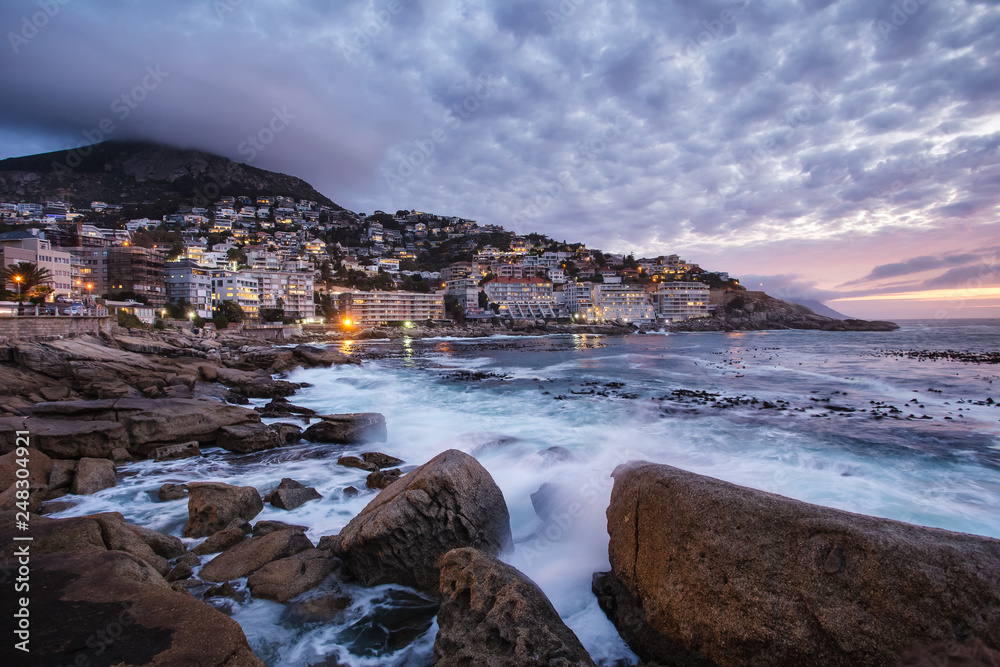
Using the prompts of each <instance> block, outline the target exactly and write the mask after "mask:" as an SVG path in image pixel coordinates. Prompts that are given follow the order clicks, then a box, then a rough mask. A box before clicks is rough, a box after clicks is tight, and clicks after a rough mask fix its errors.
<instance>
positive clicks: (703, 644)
mask: <svg viewBox="0 0 1000 667" xmlns="http://www.w3.org/2000/svg"><path fill="white" fill-rule="evenodd" d="M613 476H614V478H615V485H614V490H613V492H612V496H611V505H610V506H609V508H608V512H607V514H608V532H609V533H610V536H611V540H610V544H609V548H608V553H609V556H610V561H611V567H612V576H613V577H615V578H616V579H617V580H619V582H620V583H621V584H622V586H621V588H620V589H619V590H624V591H625V592H626V593H627V595H619V596H618V597H616V599H615V605H614V606H613V607H614V608H612V606H611V605H606V602H605V605H606V606H605V610H606V612H608V613H609V614H612V615H613V618H612V620H613V621H617V625H618V627H619V630H620V631H621V632H622V633H623V636H624V638H625V640H626V641H627V642H628V643H629V645H630V647H631V648H632V649H633V650H634V651H636V653H638V654H639V655H640V656H641V657H642V658H643V659H645V660H650V661H655V662H662V663H666V664H670V663H671V662H673V661H678V662H683V661H685V660H691V659H694V658H698V659H702V660H711V661H714V662H715V663H717V664H719V665H723V666H725V665H744V664H753V665H761V666H765V665H804V664H822V665H832V666H839V665H843V666H847V665H895V664H896V663H897V662H898V661H899V659H900V656H901V654H902V653H903V652H904V651H905V650H907V649H909V648H910V647H912V646H914V645H917V644H933V643H937V642H950V641H957V642H963V641H966V640H968V639H970V638H973V637H978V638H980V639H982V640H983V641H984V642H985V643H986V644H987V645H989V646H1000V589H998V588H997V585H996V582H997V581H1000V540H994V539H990V538H986V537H978V536H975V535H965V534H961V533H952V532H949V531H944V530H939V529H933V528H923V527H920V526H913V525H909V524H905V523H900V522H897V521H891V520H888V519H879V518H874V517H869V516H862V515H858V514H851V513H849V512H843V511H840V510H834V509H828V508H823V507H818V506H815V505H809V504H806V503H803V502H799V501H796V500H791V499H789V498H783V497H781V496H776V495H773V494H769V493H764V492H761V491H755V490H753V489H747V488H743V487H739V486H736V485H733V484H729V483H726V482H722V481H719V480H715V479H712V478H709V477H703V476H701V475H695V474H693V473H689V472H685V471H683V470H679V469H677V468H672V467H670V466H664V465H655V464H651V463H640V462H634V463H630V464H627V465H624V466H619V467H618V468H617V469H616V470H615V472H614V475H613ZM605 579H606V578H605ZM606 584H607V582H605V585H604V586H603V588H604V590H605V591H613V589H614V586H608V585H606ZM640 610H641V614H644V616H645V620H646V627H643V628H637V627H636V626H635V625H634V624H630V623H628V622H627V621H626V622H625V623H623V622H622V621H621V620H620V619H623V618H624V619H628V618H632V619H635V618H641V616H640ZM654 633H655V635H654ZM643 636H645V637H646V641H643ZM650 636H657V637H658V639H659V641H657V642H651V641H649V640H648V639H649V637H650Z"/></svg>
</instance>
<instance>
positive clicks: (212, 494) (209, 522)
mask: <svg viewBox="0 0 1000 667" xmlns="http://www.w3.org/2000/svg"><path fill="white" fill-rule="evenodd" d="M187 488H188V522H187V525H186V526H185V527H184V537H208V536H209V535H211V534H213V533H217V532H219V531H220V530H222V529H223V528H225V527H226V526H228V525H229V523H230V522H231V521H232V520H233V519H243V520H244V521H249V520H250V519H252V518H254V517H255V516H257V515H258V514H260V512H261V510H262V509H264V502H263V501H262V500H261V498H260V494H259V493H257V489H255V488H253V487H252V486H232V485H230V484H223V483H222V482H191V483H190V484H188V485H187Z"/></svg>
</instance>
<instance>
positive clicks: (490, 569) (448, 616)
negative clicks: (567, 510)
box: [434, 548, 594, 667]
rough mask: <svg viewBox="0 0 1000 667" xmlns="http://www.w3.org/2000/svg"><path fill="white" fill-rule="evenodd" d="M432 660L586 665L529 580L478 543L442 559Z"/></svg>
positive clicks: (444, 666)
mask: <svg viewBox="0 0 1000 667" xmlns="http://www.w3.org/2000/svg"><path fill="white" fill-rule="evenodd" d="M440 589H441V608H440V609H439V611H438V627H439V629H438V634H437V638H436V639H435V640H434V664H435V665H437V666H441V667H448V666H451V665H455V666H457V665H494V666H495V667H501V666H503V665H510V667H531V666H537V667H546V666H548V665H566V666H569V665H590V666H591V667H593V665H594V661H593V660H591V659H590V656H589V655H588V654H587V651H586V649H584V648H583V645H582V644H581V643H580V640H579V639H577V637H576V635H575V634H573V631H572V630H570V629H569V628H568V627H566V624H565V623H563V621H562V619H560V618H559V614H558V612H556V610H555V608H554V607H553V606H552V603H551V602H549V600H548V598H546V597H545V594H544V593H542V591H541V590H540V589H539V588H538V586H536V585H535V583H534V582H533V581H531V580H530V579H528V578H527V577H526V576H524V575H523V574H522V573H521V572H519V571H518V570H516V569H514V568H513V567H511V566H510V565H507V564H505V563H502V562H500V561H499V560H497V559H496V558H494V557H492V556H489V555H487V554H484V553H483V552H481V551H478V550H476V549H468V548H466V549H455V550H454V551H449V552H448V553H447V554H445V555H444V557H443V558H442V559H441V583H440Z"/></svg>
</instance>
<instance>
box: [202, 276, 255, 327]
mask: <svg viewBox="0 0 1000 667" xmlns="http://www.w3.org/2000/svg"><path fill="white" fill-rule="evenodd" d="M223 301H234V302H236V303H238V304H239V305H240V307H241V308H243V313H244V314H245V315H246V316H247V317H250V318H256V317H257V316H258V314H259V313H260V282H259V281H258V280H257V278H255V277H253V276H247V275H243V274H242V273H239V272H238V271H230V270H228V269H215V270H213V271H212V306H213V307H216V308H217V307H218V306H219V305H220V304H221V303H222V302H223Z"/></svg>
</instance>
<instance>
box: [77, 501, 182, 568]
mask: <svg viewBox="0 0 1000 667" xmlns="http://www.w3.org/2000/svg"><path fill="white" fill-rule="evenodd" d="M81 518H83V519H90V520H93V521H96V522H97V525H98V526H100V528H101V539H102V540H103V541H104V545H105V546H106V547H107V548H108V550H109V551H124V552H126V553H130V554H132V555H133V556H135V557H136V558H139V559H140V560H142V561H143V562H144V563H146V564H147V565H149V566H150V567H151V568H153V569H154V570H156V571H157V572H159V573H160V574H166V573H167V572H169V571H170V566H169V565H168V564H167V559H166V557H165V556H161V555H159V554H157V553H156V551H154V550H153V548H152V547H151V546H150V545H149V544H148V543H147V541H146V540H147V539H148V536H147V537H146V538H143V537H141V536H140V535H139V534H138V532H137V531H136V530H135V529H136V528H137V526H133V525H132V524H130V523H127V522H126V521H125V517H124V516H122V514H121V512H101V513H99V514H89V515H87V516H84V517H81Z"/></svg>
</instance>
